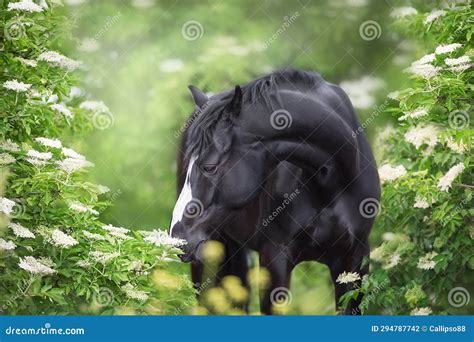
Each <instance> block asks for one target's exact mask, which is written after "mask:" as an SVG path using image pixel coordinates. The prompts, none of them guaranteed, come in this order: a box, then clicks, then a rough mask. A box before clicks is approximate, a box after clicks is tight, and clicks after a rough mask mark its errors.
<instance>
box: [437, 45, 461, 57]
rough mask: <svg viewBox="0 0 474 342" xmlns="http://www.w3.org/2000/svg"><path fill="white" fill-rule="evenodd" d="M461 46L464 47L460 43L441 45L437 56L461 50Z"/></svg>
mask: <svg viewBox="0 0 474 342" xmlns="http://www.w3.org/2000/svg"><path fill="white" fill-rule="evenodd" d="M461 46H462V45H461V44H459V43H454V44H446V45H440V46H438V47H437V48H436V50H435V54H437V55H441V54H443V53H450V52H453V51H454V50H457V49H459V48H460V47H461Z"/></svg>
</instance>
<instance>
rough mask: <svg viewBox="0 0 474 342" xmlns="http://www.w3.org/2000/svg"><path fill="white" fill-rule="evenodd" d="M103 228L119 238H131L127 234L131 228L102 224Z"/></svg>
mask: <svg viewBox="0 0 474 342" xmlns="http://www.w3.org/2000/svg"><path fill="white" fill-rule="evenodd" d="M102 228H103V229H105V230H106V231H108V232H109V234H110V235H112V236H114V237H117V238H119V239H123V240H126V239H130V236H128V235H126V234H127V233H128V232H129V231H130V230H128V229H126V228H122V227H114V226H112V225H111V224H108V225H105V226H102Z"/></svg>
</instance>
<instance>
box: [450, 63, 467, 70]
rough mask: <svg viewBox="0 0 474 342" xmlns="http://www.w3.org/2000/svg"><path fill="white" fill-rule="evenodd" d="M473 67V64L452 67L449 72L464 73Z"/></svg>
mask: <svg viewBox="0 0 474 342" xmlns="http://www.w3.org/2000/svg"><path fill="white" fill-rule="evenodd" d="M471 67H472V64H471V63H468V64H459V65H455V66H452V67H451V68H449V70H451V71H452V72H463V71H466V70H467V69H469V68H471Z"/></svg>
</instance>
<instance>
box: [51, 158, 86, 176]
mask: <svg viewBox="0 0 474 342" xmlns="http://www.w3.org/2000/svg"><path fill="white" fill-rule="evenodd" d="M58 165H59V168H60V169H61V170H63V171H64V172H66V173H73V172H76V171H78V170H80V169H82V168H85V167H92V166H94V164H93V163H91V162H89V161H87V160H84V159H76V158H66V159H63V160H61V161H59V162H58Z"/></svg>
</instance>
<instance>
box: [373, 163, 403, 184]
mask: <svg viewBox="0 0 474 342" xmlns="http://www.w3.org/2000/svg"><path fill="white" fill-rule="evenodd" d="M406 174H407V170H406V169H405V167H404V166H403V165H398V166H395V167H393V166H391V165H389V164H385V165H382V166H381V167H380V168H379V176H380V181H381V183H385V182H390V181H393V180H395V179H397V178H400V177H403V176H405V175H406Z"/></svg>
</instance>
